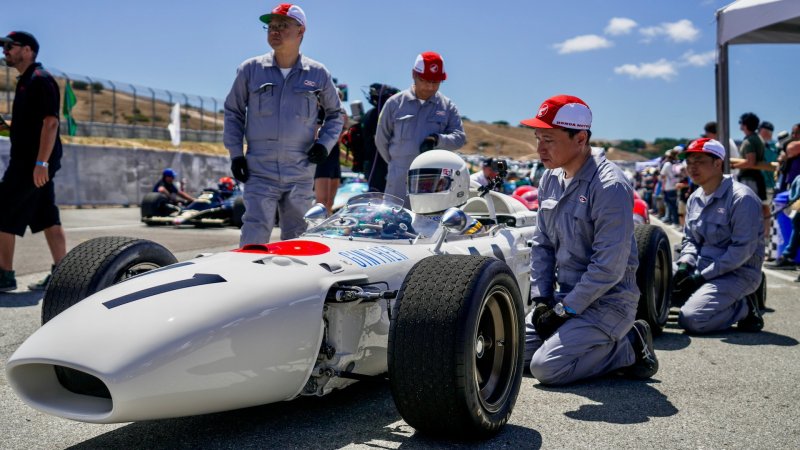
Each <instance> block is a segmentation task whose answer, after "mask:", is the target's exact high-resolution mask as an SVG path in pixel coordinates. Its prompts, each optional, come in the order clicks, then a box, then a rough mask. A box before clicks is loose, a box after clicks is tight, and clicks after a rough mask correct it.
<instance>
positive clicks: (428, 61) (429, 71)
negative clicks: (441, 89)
mask: <svg viewBox="0 0 800 450" xmlns="http://www.w3.org/2000/svg"><path fill="white" fill-rule="evenodd" d="M414 72H416V73H417V75H419V77H420V78H422V79H423V80H425V81H433V82H436V81H444V80H446V79H447V74H446V73H445V72H444V60H443V59H442V55H440V54H438V53H436V52H424V53H420V54H419V55H417V60H416V61H414Z"/></svg>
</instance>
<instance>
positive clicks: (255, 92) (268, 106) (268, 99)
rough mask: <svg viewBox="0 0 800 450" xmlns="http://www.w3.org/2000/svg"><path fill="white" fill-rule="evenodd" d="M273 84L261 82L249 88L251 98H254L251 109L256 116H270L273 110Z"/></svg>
mask: <svg viewBox="0 0 800 450" xmlns="http://www.w3.org/2000/svg"><path fill="white" fill-rule="evenodd" d="M274 94H275V85H274V84H272V83H263V84H260V85H258V86H254V87H253V88H252V90H251V96H250V98H251V99H254V100H255V105H252V106H253V110H254V112H255V114H256V115H257V116H271V115H272V114H274V112H275V95H274Z"/></svg>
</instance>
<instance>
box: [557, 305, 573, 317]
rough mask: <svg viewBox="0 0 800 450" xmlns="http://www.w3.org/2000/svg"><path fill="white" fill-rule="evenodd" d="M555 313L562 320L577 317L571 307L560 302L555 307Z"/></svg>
mask: <svg viewBox="0 0 800 450" xmlns="http://www.w3.org/2000/svg"><path fill="white" fill-rule="evenodd" d="M553 312H554V313H556V315H557V316H558V317H561V318H567V317H572V316H574V315H575V310H574V309H572V308H570V307H569V306H564V304H563V303H561V302H558V303H556V305H555V306H553Z"/></svg>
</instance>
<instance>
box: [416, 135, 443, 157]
mask: <svg viewBox="0 0 800 450" xmlns="http://www.w3.org/2000/svg"><path fill="white" fill-rule="evenodd" d="M438 143H439V135H438V134H430V135H428V137H426V138H425V139H423V140H422V144H420V145H419V152H420V153H425V152H427V151H428V150H433V149H434V148H436V145H437V144H438Z"/></svg>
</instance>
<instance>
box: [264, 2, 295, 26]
mask: <svg viewBox="0 0 800 450" xmlns="http://www.w3.org/2000/svg"><path fill="white" fill-rule="evenodd" d="M275 16H284V17H290V18H292V19H294V20H296V21H297V23H299V24H300V25H302V26H306V13H305V12H304V11H303V8H301V7H299V6H297V5H293V4H291V3H281V4H280V5H278V6H276V7H275V8H274V9H273V10H272V12H271V13H269V14H264V15H263V16H261V17H259V19H260V20H261V21H262V22H264V23H266V24H267V25H269V21H270V20H272V18H273V17H275Z"/></svg>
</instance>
